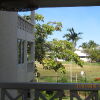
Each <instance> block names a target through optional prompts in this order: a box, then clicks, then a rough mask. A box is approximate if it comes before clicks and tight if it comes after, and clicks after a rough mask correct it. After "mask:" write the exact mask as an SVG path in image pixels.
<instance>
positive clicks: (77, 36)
mask: <svg viewBox="0 0 100 100" xmlns="http://www.w3.org/2000/svg"><path fill="white" fill-rule="evenodd" d="M67 31H68V32H69V33H67V34H65V35H64V36H63V37H64V38H66V40H68V41H71V42H72V43H73V45H74V47H76V42H77V41H78V40H79V39H81V37H80V35H81V34H83V33H81V32H79V33H76V32H75V31H74V28H73V27H72V28H69V29H67Z"/></svg>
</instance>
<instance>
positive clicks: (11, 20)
mask: <svg viewBox="0 0 100 100" xmlns="http://www.w3.org/2000/svg"><path fill="white" fill-rule="evenodd" d="M18 18H19V17H18V15H17V13H16V12H2V11H1V12H0V82H26V81H31V80H32V79H33V77H34V74H33V69H34V68H33V64H31V65H32V66H31V67H28V66H27V65H29V64H28V63H29V62H27V41H31V42H33V44H34V41H33V31H32V32H31V33H30V32H28V31H26V30H22V29H19V28H18ZM27 23H28V22H27V21H25V23H24V25H25V24H27ZM28 24H30V23H28ZM30 25H32V24H30ZM17 39H22V40H25V45H24V47H25V49H24V54H25V55H24V63H23V64H18V58H17ZM33 50H34V48H33ZM32 57H33V58H34V54H33V55H32ZM33 61H34V59H33ZM28 68H30V70H31V71H28Z"/></svg>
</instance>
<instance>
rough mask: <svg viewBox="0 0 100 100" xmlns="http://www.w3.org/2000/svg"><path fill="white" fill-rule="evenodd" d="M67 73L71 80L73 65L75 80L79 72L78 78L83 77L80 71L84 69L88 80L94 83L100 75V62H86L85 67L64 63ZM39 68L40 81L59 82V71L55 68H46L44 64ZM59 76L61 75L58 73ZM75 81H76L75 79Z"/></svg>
mask: <svg viewBox="0 0 100 100" xmlns="http://www.w3.org/2000/svg"><path fill="white" fill-rule="evenodd" d="M63 64H64V66H65V68H66V72H67V74H66V75H65V76H66V78H67V79H68V80H70V67H71V66H72V73H73V77H74V78H73V80H75V76H76V74H77V77H78V79H79V78H81V75H80V72H81V71H84V72H85V73H86V79H87V82H90V83H94V82H95V81H94V79H95V78H97V77H100V63H85V64H84V66H83V67H79V66H78V65H76V64H69V63H63ZM38 66H39V67H38V70H39V72H40V75H41V77H40V81H41V82H57V81H56V80H57V78H59V77H57V73H55V72H54V71H53V70H45V69H43V67H42V65H38ZM58 76H61V74H60V73H58ZM74 82H75V81H74Z"/></svg>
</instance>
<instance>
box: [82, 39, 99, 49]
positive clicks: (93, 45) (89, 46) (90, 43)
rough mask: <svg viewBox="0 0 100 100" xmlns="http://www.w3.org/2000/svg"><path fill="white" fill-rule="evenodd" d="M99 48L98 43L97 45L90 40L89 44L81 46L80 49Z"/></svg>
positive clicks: (85, 43)
mask: <svg viewBox="0 0 100 100" xmlns="http://www.w3.org/2000/svg"><path fill="white" fill-rule="evenodd" d="M97 46H98V44H97V43H95V42H94V41H93V40H89V42H83V43H82V45H80V47H82V48H83V49H94V48H96V47H97Z"/></svg>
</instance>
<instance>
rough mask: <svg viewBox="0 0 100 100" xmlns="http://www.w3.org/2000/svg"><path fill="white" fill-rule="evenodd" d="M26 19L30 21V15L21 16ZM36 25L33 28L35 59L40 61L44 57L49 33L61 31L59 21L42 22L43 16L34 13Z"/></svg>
mask: <svg viewBox="0 0 100 100" xmlns="http://www.w3.org/2000/svg"><path fill="white" fill-rule="evenodd" d="M23 17H24V18H25V19H26V20H28V21H30V20H31V17H30V16H23ZM35 20H36V25H35V26H34V28H35V60H36V61H38V62H40V63H42V60H43V59H44V57H45V43H46V39H47V37H48V36H49V35H52V34H53V32H54V31H61V28H62V23H61V22H55V21H54V22H51V21H50V22H47V23H44V16H42V15H41V14H37V13H36V14H35Z"/></svg>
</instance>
